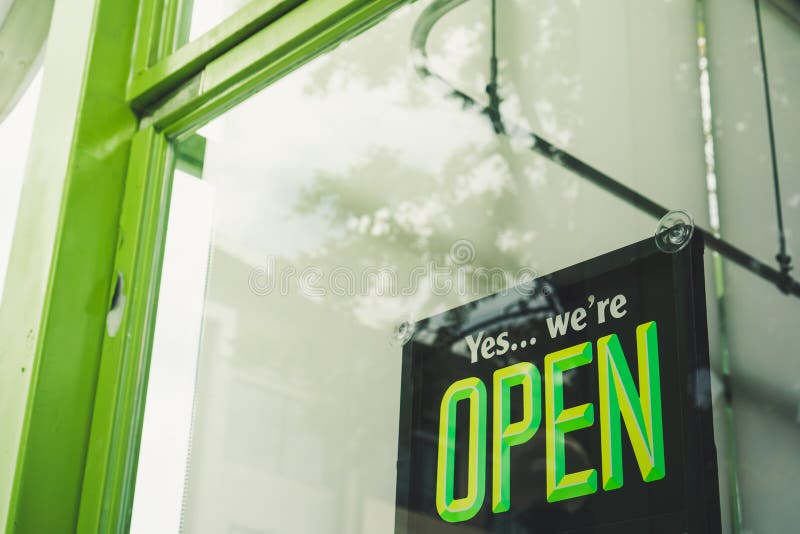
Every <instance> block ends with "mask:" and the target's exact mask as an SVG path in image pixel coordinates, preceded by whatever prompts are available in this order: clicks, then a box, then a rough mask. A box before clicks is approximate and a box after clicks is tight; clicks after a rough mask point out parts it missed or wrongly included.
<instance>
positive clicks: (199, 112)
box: [0, 0, 408, 534]
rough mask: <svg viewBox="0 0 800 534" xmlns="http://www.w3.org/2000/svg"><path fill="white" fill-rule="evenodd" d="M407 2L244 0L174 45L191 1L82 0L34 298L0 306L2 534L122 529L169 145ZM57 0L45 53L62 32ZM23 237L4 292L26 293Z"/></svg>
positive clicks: (24, 215) (62, 12)
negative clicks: (10, 467) (60, 185)
mask: <svg viewBox="0 0 800 534" xmlns="http://www.w3.org/2000/svg"><path fill="white" fill-rule="evenodd" d="M407 1H408V0H305V1H303V0H253V1H251V2H250V3H248V4H247V5H246V6H245V7H243V8H242V9H241V10H240V11H238V12H237V13H235V14H233V15H232V16H231V17H230V18H228V19H227V20H225V21H224V22H222V23H221V24H220V25H219V26H217V27H216V28H214V29H212V30H211V31H210V32H208V33H207V34H206V35H204V36H202V37H200V38H199V39H197V40H196V41H192V42H190V43H188V44H187V45H185V46H183V47H180V48H178V49H177V50H176V48H177V45H178V44H179V43H181V41H182V40H185V30H186V23H185V21H186V20H187V17H188V15H189V14H190V11H191V0H140V1H139V2H120V1H119V0H94V1H91V0H84V3H85V4H87V5H89V7H91V9H86V10H85V11H86V12H87V13H90V14H91V17H90V20H89V21H87V24H91V32H90V33H89V38H88V51H87V52H86V53H85V56H86V57H85V60H84V61H83V62H82V63H81V64H80V66H81V71H82V72H83V76H82V80H81V83H80V90H79V94H78V95H77V97H78V105H77V108H76V112H75V114H74V116H73V120H74V128H73V130H72V135H71V137H70V138H68V139H58V140H57V142H58V143H61V144H62V146H64V145H68V147H67V146H64V148H65V149H66V148H68V150H69V159H68V162H67V164H66V166H65V174H64V190H63V193H62V194H61V203H60V206H59V207H57V212H58V225H57V229H56V232H55V235H54V237H53V251H54V252H53V254H52V258H51V260H50V263H49V265H50V266H49V277H48V279H47V283H46V289H45V291H44V295H43V301H42V303H41V305H40V310H39V309H36V308H35V303H30V302H28V300H30V299H28V295H26V293H25V292H24V291H22V290H16V291H11V292H10V293H9V294H8V295H7V298H6V299H5V300H4V302H3V308H2V310H0V319H3V318H5V319H7V321H6V324H4V325H2V326H0V361H2V360H3V359H6V358H8V356H7V355H8V354H11V353H12V351H15V350H17V349H20V347H27V346H30V349H28V350H29V352H30V367H29V368H28V372H27V373H28V374H27V375H25V376H23V377H22V378H20V377H18V376H17V377H15V378H14V380H16V381H18V382H19V383H20V384H24V387H23V386H17V387H18V389H19V390H20V391H23V390H24V389H25V388H28V389H27V393H26V394H25V395H24V398H25V399H26V400H25V401H24V414H23V415H22V416H21V418H22V420H23V423H22V429H21V432H20V438H19V442H18V444H17V445H18V449H17V452H16V458H17V461H16V465H15V467H14V475H13V487H12V488H11V494H10V499H9V502H8V513H7V517H5V518H4V517H3V515H2V510H3V508H1V507H0V523H5V525H6V531H7V532H14V533H36V534H41V533H50V532H54V533H55V532H57V533H61V532H72V531H78V532H87V533H88V532H92V533H94V532H126V531H127V530H128V528H129V525H130V511H131V506H132V497H133V489H134V483H135V473H136V464H137V456H138V442H139V435H140V432H141V423H142V415H143V408H144V398H145V392H146V388H147V370H148V364H149V354H150V349H151V347H152V334H153V324H154V319H155V314H156V308H157V299H158V287H159V278H160V268H161V259H162V255H163V246H164V235H165V231H166V225H167V213H168V209H169V196H170V188H171V177H172V171H173V168H174V165H175V159H176V157H178V156H179V154H177V153H176V150H175V144H176V142H178V141H181V140H184V139H187V138H189V137H190V136H191V135H192V134H193V132H194V130H195V129H196V128H198V127H199V126H201V125H202V124H204V123H205V122H207V121H209V120H210V119H212V118H214V117H216V116H218V115H220V114H221V113H223V112H224V111H225V110H227V109H230V108H231V107H233V106H235V105H236V104H237V103H239V102H241V101H243V100H245V99H246V98H247V97H249V96H250V95H252V94H254V93H256V92H257V91H259V90H261V89H262V88H264V87H265V86H266V85H268V84H270V83H272V82H273V81H275V80H277V79H279V78H280V77H282V76H284V75H286V74H287V73H289V72H291V71H292V70H294V69H296V68H297V67H299V66H300V65H302V64H304V63H305V62H307V61H309V60H310V59H312V58H313V57H315V56H317V55H319V54H321V53H323V52H325V51H326V50H329V49H330V48H332V47H334V46H336V45H337V44H338V43H340V42H341V41H342V40H344V39H346V38H349V37H352V36H353V35H355V34H357V33H358V32H360V31H363V30H364V29H366V28H368V27H369V26H371V25H372V24H375V23H377V22H378V21H380V20H381V19H382V18H383V17H385V16H386V15H387V14H388V13H389V12H391V11H392V10H394V9H395V8H397V7H399V6H400V5H402V4H404V3H406V2H407ZM67 4H69V2H66V1H65V0H59V1H58V2H56V8H55V12H54V23H53V24H54V26H55V27H56V29H55V30H54V33H53V34H51V41H50V46H51V47H54V46H55V47H58V46H60V43H59V41H58V39H59V38H61V39H62V41H63V42H64V43H66V42H67V41H66V40H67V39H68V37H69V35H68V31H67V30H66V29H65V28H66V26H67V23H68V22H70V21H67V20H65V21H64V22H63V23H62V22H61V21H60V20H59V17H64V18H68V17H67V11H68V8H69V6H68V5H67ZM86 16H87V17H89V15H88V14H87V15H86ZM59 25H61V27H62V30H61V31H60V32H59V31H57V30H58V27H59ZM62 34H63V35H62ZM48 65H49V64H48V63H46V68H48ZM46 76H47V72H46V73H45V77H46ZM47 97H48V95H47V94H46V93H45V94H44V95H43V99H46V98H47ZM51 141H53V140H51ZM38 142H39V141H38V140H35V141H34V145H36V143H38ZM32 167H33V166H32ZM35 172H36V170H35V169H33V170H30V171H29V176H28V180H30V177H31V175H32V174H35ZM24 195H25V193H23V196H24ZM32 195H33V193H31V195H30V196H32ZM23 200H24V199H23ZM29 204H30V206H27V205H26V204H25V203H24V202H23V205H22V207H21V212H20V219H21V220H23V221H24V220H26V219H29V220H32V219H33V218H34V217H35V215H36V214H35V213H33V211H34V209H35V207H36V206H35V204H34V203H32V202H31V203H29ZM23 210H24V211H23ZM24 230H25V225H24V224H23V225H22V229H20V227H19V226H18V231H17V234H16V235H15V246H14V249H13V252H12V265H11V267H10V269H9V279H8V282H7V287H9V286H12V285H13V286H17V284H21V285H19V287H20V288H22V287H25V280H26V274H27V273H26V270H25V268H24V266H23V265H22V262H23V261H24V260H22V259H21V260H17V259H16V257H17V256H19V257H21V256H23V254H18V253H17V251H18V250H20V251H22V250H24V249H25V247H26V245H27V243H26V242H25V240H26V239H27V238H28V237H29V235H26V232H25V231H24ZM15 263H16V264H17V268H14V267H15ZM109 310H113V312H112V315H114V316H116V318H117V321H116V322H115V323H114V322H112V321H107V316H108V312H109ZM25 311H28V315H30V314H36V315H37V316H39V315H38V314H39V313H40V318H39V319H38V322H37V324H36V325H35V326H36V328H30V331H28V330H29V329H28V326H29V323H25V322H24V321H23V320H21V319H20V320H14V314H18V315H19V316H20V317H24V316H25V313H18V312H25ZM26 344H27V345H26ZM3 364H4V366H5V367H8V365H6V362H3ZM9 365H10V364H9ZM22 373H23V374H24V373H25V369H24V368H23V371H22ZM2 380H4V383H5V381H6V380H7V378H5V377H3V378H2ZM4 409H5V408H4ZM12 454H14V453H13V452H12ZM2 495H3V494H2V492H1V491H0V496H2Z"/></svg>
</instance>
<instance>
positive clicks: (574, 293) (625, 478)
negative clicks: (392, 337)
mask: <svg viewBox="0 0 800 534" xmlns="http://www.w3.org/2000/svg"><path fill="white" fill-rule="evenodd" d="M702 254H703V247H702V241H701V240H700V238H695V239H694V240H693V243H691V244H690V246H688V247H686V248H685V249H683V250H682V251H680V252H678V253H676V254H666V253H663V252H660V251H659V250H658V249H657V248H656V246H655V244H654V243H653V241H652V240H647V241H643V242H641V243H637V244H634V245H631V246H629V247H626V248H624V249H621V250H618V251H615V252H612V253H609V254H607V255H605V256H601V257H599V258H595V259H593V260H589V261H587V262H584V263H581V264H579V265H576V266H573V267H570V268H567V269H564V270H562V271H558V272H556V273H553V274H552V275H549V276H547V277H545V279H544V280H543V281H542V282H541V287H546V288H547V291H535V292H531V293H525V294H515V293H514V292H513V291H511V292H508V293H507V294H496V295H490V296H488V297H485V298H483V299H480V300H477V301H475V302H472V303H469V304H467V305H465V306H462V307H460V308H456V309H454V310H450V311H448V312H445V313H442V314H439V315H436V316H433V317H430V318H428V319H425V320H423V321H419V322H418V323H417V325H416V329H415V332H414V336H413V337H412V339H411V340H410V342H409V343H407V344H406V345H405V346H404V347H403V381H402V399H401V401H402V402H401V417H400V440H399V448H398V479H397V509H396V517H397V519H396V531H397V532H402V533H406V532H414V533H422V532H464V533H467V532H470V533H475V532H515V533H516V532H520V533H525V532H531V533H536V534H548V533H551V534H556V533H562V532H563V533H566V532H569V533H570V534H575V533H586V534H588V533H590V532H592V533H596V532H614V533H619V532H621V533H626V532H629V533H636V534H640V533H642V532H665V533H666V532H669V533H671V532H675V533H683V532H703V533H706V532H719V531H720V530H721V524H720V513H719V489H718V482H717V462H716V449H715V447H714V436H713V424H712V412H711V398H710V383H709V380H710V376H709V363H708V339H707V331H706V317H705V294H704V279H703V263H702Z"/></svg>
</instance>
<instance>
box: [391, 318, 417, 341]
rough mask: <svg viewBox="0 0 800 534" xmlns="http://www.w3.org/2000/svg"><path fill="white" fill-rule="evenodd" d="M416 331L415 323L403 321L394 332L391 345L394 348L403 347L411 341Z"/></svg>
mask: <svg viewBox="0 0 800 534" xmlns="http://www.w3.org/2000/svg"><path fill="white" fill-rule="evenodd" d="M415 330H416V325H415V324H414V322H413V321H410V320H409V321H403V322H402V323H400V324H398V325H396V326H395V327H394V329H393V330H392V335H391V337H390V338H389V344H390V345H391V346H393V347H402V346H403V345H405V344H406V343H408V342H409V341H410V340H411V337H412V336H413V335H414V331H415Z"/></svg>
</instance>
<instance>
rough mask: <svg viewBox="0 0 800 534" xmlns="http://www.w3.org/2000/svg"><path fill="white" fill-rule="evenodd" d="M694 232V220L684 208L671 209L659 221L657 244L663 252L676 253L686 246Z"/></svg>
mask: <svg viewBox="0 0 800 534" xmlns="http://www.w3.org/2000/svg"><path fill="white" fill-rule="evenodd" d="M693 234H694V221H693V220H692V216H691V215H689V213H687V212H685V211H683V210H674V211H670V212H669V213H667V214H666V215H664V216H663V217H662V218H661V220H660V221H658V228H656V236H655V239H656V246H657V247H658V249H659V250H660V251H661V252H666V253H668V254H674V253H676V252H678V251H680V250H683V247H685V246H686V244H687V243H689V241H691V239H692V235H693Z"/></svg>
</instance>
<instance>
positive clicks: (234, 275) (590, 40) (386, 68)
mask: <svg viewBox="0 0 800 534" xmlns="http://www.w3.org/2000/svg"><path fill="white" fill-rule="evenodd" d="M497 4H499V5H495V3H494V2H488V1H486V2H483V1H472V2H449V3H448V2H436V1H433V2H427V1H425V2H422V1H421V2H417V3H415V4H413V5H409V6H406V7H403V8H401V9H400V10H398V11H397V12H396V13H394V14H393V15H392V16H390V17H389V18H388V19H387V20H385V21H383V22H381V23H380V24H378V25H377V26H375V27H374V28H372V29H370V30H368V31H367V32H365V33H363V34H362V35H360V36H358V37H356V38H354V39H353V40H352V41H349V42H347V43H345V44H343V45H341V46H339V47H338V48H336V49H335V50H333V51H330V52H328V53H326V54H324V55H321V56H320V57H318V58H317V59H315V60H314V61H312V62H311V63H309V64H308V65H306V66H304V67H302V68H301V69H299V70H297V71H295V72H293V73H291V74H289V75H287V76H286V77H285V78H282V79H280V80H279V81H277V82H275V83H273V84H272V85H270V86H269V87H267V88H266V89H264V90H262V91H260V92H259V93H257V94H255V95H254V96H252V97H250V98H249V99H248V100H246V101H245V102H243V103H241V104H239V105H238V106H237V107H235V108H234V109H231V110H229V111H226V112H225V113H223V114H222V115H220V116H219V117H218V118H216V119H214V120H213V121H211V122H210V123H208V124H206V125H204V126H203V127H201V128H200V129H199V130H197V131H196V133H194V134H193V135H192V136H190V137H187V136H184V138H186V139H188V141H183V144H182V145H178V147H177V149H176V150H177V152H178V153H179V154H180V153H181V150H182V148H181V147H186V146H187V145H188V144H191V143H194V144H195V146H201V145H202V146H203V147H204V149H203V151H202V152H200V153H199V155H198V153H197V152H194V154H195V156H196V157H195V160H194V161H195V163H197V162H198V161H199V162H200V164H199V166H197V165H195V167H192V169H189V170H190V171H191V172H190V173H186V172H183V171H180V172H177V173H176V174H175V176H174V178H173V180H174V182H173V191H172V207H171V212H170V217H169V224H168V229H167V240H166V252H165V258H164V267H163V274H162V279H161V291H160V301H159V307H158V318H157V321H156V331H155V341H154V348H153V353H152V357H151V364H150V373H149V387H148V390H147V399H146V408H145V416H144V426H143V432H142V442H141V443H142V444H141V451H140V455H139V465H138V475H137V487H136V496H135V499H134V507H133V512H132V513H133V515H132V517H133V519H132V527H131V531H132V532H153V531H155V530H156V526H157V525H161V526H166V527H168V529H169V531H176V530H178V529H179V530H181V531H183V532H192V533H202V532H209V533H222V532H230V533H250V534H254V533H272V532H297V533H305V532H308V533H311V532H313V533H319V532H341V533H359V532H363V533H375V532H393V531H394V529H395V514H396V509H395V502H396V483H397V469H396V462H397V458H398V427H399V417H400V399H401V374H402V373H401V367H402V341H403V338H404V337H405V333H406V331H407V330H408V328H409V327H411V325H413V324H414V323H415V322H416V321H418V320H420V319H423V318H426V317H430V316H432V315H435V314H437V313H440V312H443V311H445V310H449V309H452V308H455V307H458V306H460V305H463V304H466V303H469V302H472V301H474V300H476V299H479V298H481V297H484V296H487V295H490V294H494V293H497V292H503V291H508V290H510V289H511V288H513V287H516V286H519V285H520V284H522V285H524V284H526V283H529V282H530V280H532V279H536V278H538V277H539V276H541V275H544V274H547V273H550V272H552V271H555V270H558V269H561V268H564V267H567V266H569V265H572V264H575V263H578V262H580V261H582V260H585V259H588V258H592V257H595V256H598V255H601V254H604V253H606V252H609V251H612V250H615V249H617V248H620V247H623V246H625V245H628V244H630V243H633V242H636V241H639V240H642V239H645V238H648V237H651V236H653V234H654V232H655V231H656V227H657V221H656V219H654V218H653V217H652V216H651V214H649V213H648V212H647V209H646V207H645V208H643V207H642V205H636V202H633V203H632V202H630V201H629V199H626V198H623V197H624V195H623V197H621V196H620V195H619V194H614V192H613V191H609V190H608V188H604V187H601V185H602V184H598V182H597V181H594V182H593V181H591V180H587V179H586V178H585V177H584V176H581V175H580V173H576V172H575V165H574V161H573V160H575V159H576V158H577V159H578V160H580V161H582V162H587V163H588V164H590V165H591V166H592V167H594V168H595V169H599V170H601V171H602V174H605V175H607V176H610V177H613V179H614V180H616V181H617V182H619V183H620V184H622V185H623V188H624V187H627V188H630V189H631V190H634V191H636V192H637V193H639V194H640V195H642V196H643V197H646V198H647V199H650V200H651V201H652V202H654V203H656V204H659V205H661V206H667V207H669V208H674V209H681V210H685V211H686V212H688V213H690V214H691V215H692V217H693V219H694V223H695V224H696V225H697V226H698V227H702V228H706V229H711V230H713V229H715V228H718V227H719V214H718V212H717V210H718V208H719V206H718V205H717V204H715V202H716V201H715V200H714V201H712V202H710V198H711V199H712V200H713V199H714V198H715V197H714V196H713V195H711V196H710V190H709V182H708V180H707V178H708V176H709V172H710V170H709V169H710V168H709V156H708V145H707V143H706V138H705V137H704V135H705V133H707V132H706V130H704V124H705V123H704V118H705V117H704V111H705V110H704V102H705V101H704V96H703V92H704V90H707V86H705V87H704V86H703V85H702V80H701V79H702V75H703V74H702V70H701V69H698V67H697V64H698V61H699V59H698V54H699V53H700V51H702V48H700V49H698V33H697V12H696V6H695V5H694V3H693V2H689V3H687V2H656V1H653V2H647V3H643V4H642V5H639V3H638V2H637V3H632V2H624V1H614V2H604V3H602V5H600V4H596V3H580V2H570V3H567V2H552V1H547V0H541V1H539V0H537V1H535V2H498V3H497ZM645 4H646V5H645ZM793 35H794V40H792V41H791V42H792V43H794V44H793V46H795V47H796V46H797V45H798V43H799V42H800V41H798V40H797V34H793ZM787 39H788V37H787ZM699 50H700V51H699ZM495 72H497V73H499V74H498V75H495V74H494V73H495ZM706 74H707V72H706ZM797 89H798V87H797V86H793V89H792V90H794V91H795V93H796V92H797ZM487 109H488V110H489V111H487ZM706 122H707V121H706ZM532 134H533V135H532ZM795 135H796V131H795ZM543 142H546V147H550V148H548V149H547V151H549V153H550V154H549V156H548V155H547V154H543V148H542V146H543V145H542V143H543ZM184 152H185V153H187V154H191V153H192V151H191V150H189V149H187V150H185V151H184ZM570 158H572V159H570ZM184 159H185V160H191V159H192V158H191V157H189V156H187V157H185V158H184ZM712 163H713V160H712ZM711 170H712V171H713V165H712V169H711ZM192 173H193V174H194V176H193V175H192ZM727 187H728V188H729V189H728V191H729V192H730V193H729V194H731V195H735V194H747V190H748V189H747V188H748V187H750V186H749V185H747V184H744V183H739V182H733V183H730V184H729V185H727ZM791 187H793V188H794V189H792V191H795V190H796V189H797V184H796V183H794V184H792V185H791V186H790V188H791ZM711 192H713V193H716V190H714V191H711ZM640 204H641V203H640ZM797 213H800V212H798V211H797V210H794V211H792V212H791V213H790V214H789V215H788V217H789V219H790V223H789V224H790V225H792V224H793V225H794V226H795V227H796V226H797V223H798V222H800V221H798V219H797ZM725 216H726V214H724V213H723V225H722V227H723V231H724V217H725ZM727 216H728V217H731V218H732V219H736V218H737V217H740V216H741V215H740V214H737V213H729V214H727ZM739 222H741V221H739ZM770 224H771V223H764V224H763V225H761V223H760V222H756V223H755V226H758V227H760V228H761V230H762V231H763V234H764V235H765V236H768V235H769V232H770V226H769V225H770ZM759 225H761V226H759ZM730 240H731V241H733V242H734V244H736V242H737V236H736V235H731V236H730ZM744 245H746V243H744ZM705 258H706V259H705V261H706V268H705V272H706V276H707V280H706V287H707V288H708V289H707V295H706V300H707V309H708V315H709V317H708V323H709V324H708V328H709V336H710V340H709V343H710V355H711V360H712V370H711V373H712V374H711V380H710V384H711V387H712V392H711V395H712V398H713V402H714V414H715V418H714V424H715V428H714V431H715V435H716V440H717V442H716V446H717V452H718V464H719V471H720V480H719V485H720V492H721V495H722V508H723V513H722V521H723V525H724V528H725V531H726V532H727V531H738V528H739V525H738V524H737V523H738V521H739V520H742V521H743V522H744V524H748V518H753V519H751V521H752V523H749V524H750V525H752V526H751V527H749V528H753V529H756V530H764V531H773V530H774V531H789V530H791V527H790V526H789V525H791V524H793V521H794V519H793V518H796V513H795V512H794V511H792V510H790V509H785V508H784V509H782V510H780V512H779V513H772V514H767V513H766V512H765V511H766V510H771V509H772V508H771V507H772V506H773V505H774V499H775V498H778V499H780V496H781V495H789V494H791V491H790V486H789V480H790V478H791V476H794V475H797V474H800V461H798V458H797V456H796V454H792V453H790V451H792V450H796V445H797V443H798V441H797V440H798V433H797V421H796V411H792V410H794V408H796V406H797V405H798V401H800V397H798V394H799V393H798V387H797V385H798V383H800V382H798V380H800V368H798V366H797V363H796V362H794V363H793V362H792V361H785V362H784V361H783V360H782V359H781V358H782V357H781V356H780V355H781V354H789V353H791V350H790V348H791V347H793V346H796V343H794V341H792V340H793V336H794V337H796V334H793V333H792V332H796V329H793V328H791V325H793V324H794V323H795V322H796V319H797V313H798V311H800V302H798V301H797V299H796V298H795V297H791V296H786V295H782V294H781V293H780V292H779V291H778V290H777V289H776V288H775V287H774V286H772V285H770V284H768V283H767V282H764V281H763V280H761V279H759V278H757V277H756V276H755V275H753V274H751V273H747V272H746V271H744V270H742V269H740V268H739V267H736V266H734V265H732V264H730V265H729V264H727V263H721V262H720V261H721V260H719V258H716V257H715V256H714V255H713V254H711V253H710V252H707V253H706V256H705ZM763 260H764V261H769V260H770V259H769V258H763ZM723 265H724V270H723V269H722V267H721V266H723ZM729 271H730V273H733V274H732V276H731V284H730V285H726V282H725V278H724V277H723V275H727V274H728V272H729ZM723 289H724V292H725V293H727V294H730V295H732V296H731V297H730V299H727V300H726V299H722V300H720V299H721V296H722V293H723ZM744 295H747V297H744ZM740 299H746V302H744V301H741V300H740ZM777 301H780V303H779V304H775V305H776V306H780V307H784V306H785V307H786V310H787V311H786V313H781V314H778V313H772V312H770V311H768V310H769V309H771V306H772V305H771V304H770V303H772V302H777ZM756 310H762V311H763V313H762V314H760V315H757V314H758V313H760V312H757V311H756ZM731 314H732V316H733V317H734V319H735V334H734V335H728V336H726V335H725V331H726V330H725V326H726V323H725V322H724V316H725V315H728V316H731ZM743 315H745V316H747V317H749V319H748V320H744V318H743ZM729 328H730V326H729ZM740 336H742V337H744V338H745V339H753V337H757V338H759V339H761V340H762V342H763V344H764V345H763V347H762V349H760V350H759V351H758V354H755V353H754V352H752V351H750V350H749V349H748V353H747V354H743V353H741V352H739V351H740V349H739V347H740V345H739V343H743V342H741V341H739V337H740ZM744 346H745V345H742V347H744ZM742 350H743V349H742ZM751 357H752V358H756V357H757V358H759V359H760V361H763V364H758V365H757V366H756V368H753V367H751V366H750V365H749V364H747V363H744V364H742V366H741V367H737V366H736V363H735V362H736V361H737V360H736V359H737V358H741V359H747V358H751ZM732 358H733V361H734V364H733V367H732V368H731V359H732ZM795 360H796V359H795ZM780 362H784V363H783V364H781V363H780ZM781 366H783V367H782V368H783V371H782V372H776V370H777V369H779V368H781ZM759 369H760V371H759ZM765 369H772V370H773V371H769V372H767V371H764V370H765ZM761 371H764V372H761ZM731 376H732V377H733V383H735V384H741V385H742V386H741V390H742V391H743V393H742V396H741V397H739V396H737V397H735V399H736V401H735V403H736V404H731V400H730V396H729V394H730V391H731V390H730V389H728V388H730V387H731ZM776 388H779V389H780V388H782V389H780V391H781V392H782V393H780V394H777V393H775V392H776V391H778V389H776ZM778 397H781V399H783V400H780V399H779V398H778ZM779 406H783V407H784V408H786V407H787V406H788V407H791V408H792V409H791V410H788V408H787V410H788V411H786V413H783V412H782V411H781V409H780V408H779ZM739 412H742V413H743V414H744V415H743V416H742V418H741V419H739V418H738V413H739ZM789 412H792V413H789ZM731 414H733V415H731ZM732 422H735V424H732ZM751 425H756V426H758V425H766V426H758V428H757V429H755V428H756V427H755V426H754V427H752V428H753V429H754V430H753V432H754V433H749V430H748V429H749V428H751ZM776 433H777V434H776ZM745 435H746V436H747V437H746V440H745V443H744V446H745V448H743V449H741V450H739V451H738V452H737V450H736V447H737V443H738V442H739V440H740V439H741V438H742V436H745ZM770 435H780V439H778V440H777V442H776V441H774V440H773V439H770V438H769V437H768V436H770ZM767 448H769V450H771V451H773V452H774V453H775V454H776V455H779V456H780V458H779V459H778V456H776V457H775V458H776V460H775V461H776V462H777V461H779V463H780V465H781V471H780V472H778V471H764V472H761V473H753V472H751V471H748V470H747V468H746V466H747V465H748V462H749V461H750V460H749V459H750V458H757V457H762V453H763V452H764V451H765V450H766V449H767ZM759 451H761V452H759ZM775 451H782V452H780V453H778V452H775ZM742 467H744V469H745V473H744V474H745V476H743V477H741V479H740V477H739V475H740V468H742ZM790 475H791V476H790ZM787 477H789V478H787ZM764 484H768V485H770V489H769V490H767V491H761V490H759V489H758V488H761V487H762V486H763V485H764ZM780 488H784V489H780ZM784 490H785V491H784ZM740 502H741V503H743V507H744V510H751V511H752V515H749V516H748V515H744V516H742V517H740V515H741V511H737V510H736V509H735V508H736V506H738V503H740ZM731 503H733V504H731ZM782 529H783V530H782ZM158 530H159V531H166V530H163V529H158ZM443 531H444V530H443ZM448 531H449V530H448ZM454 531H455V530H454ZM459 531H463V532H467V531H468V530H459ZM524 531H526V530H520V532H524Z"/></svg>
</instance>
